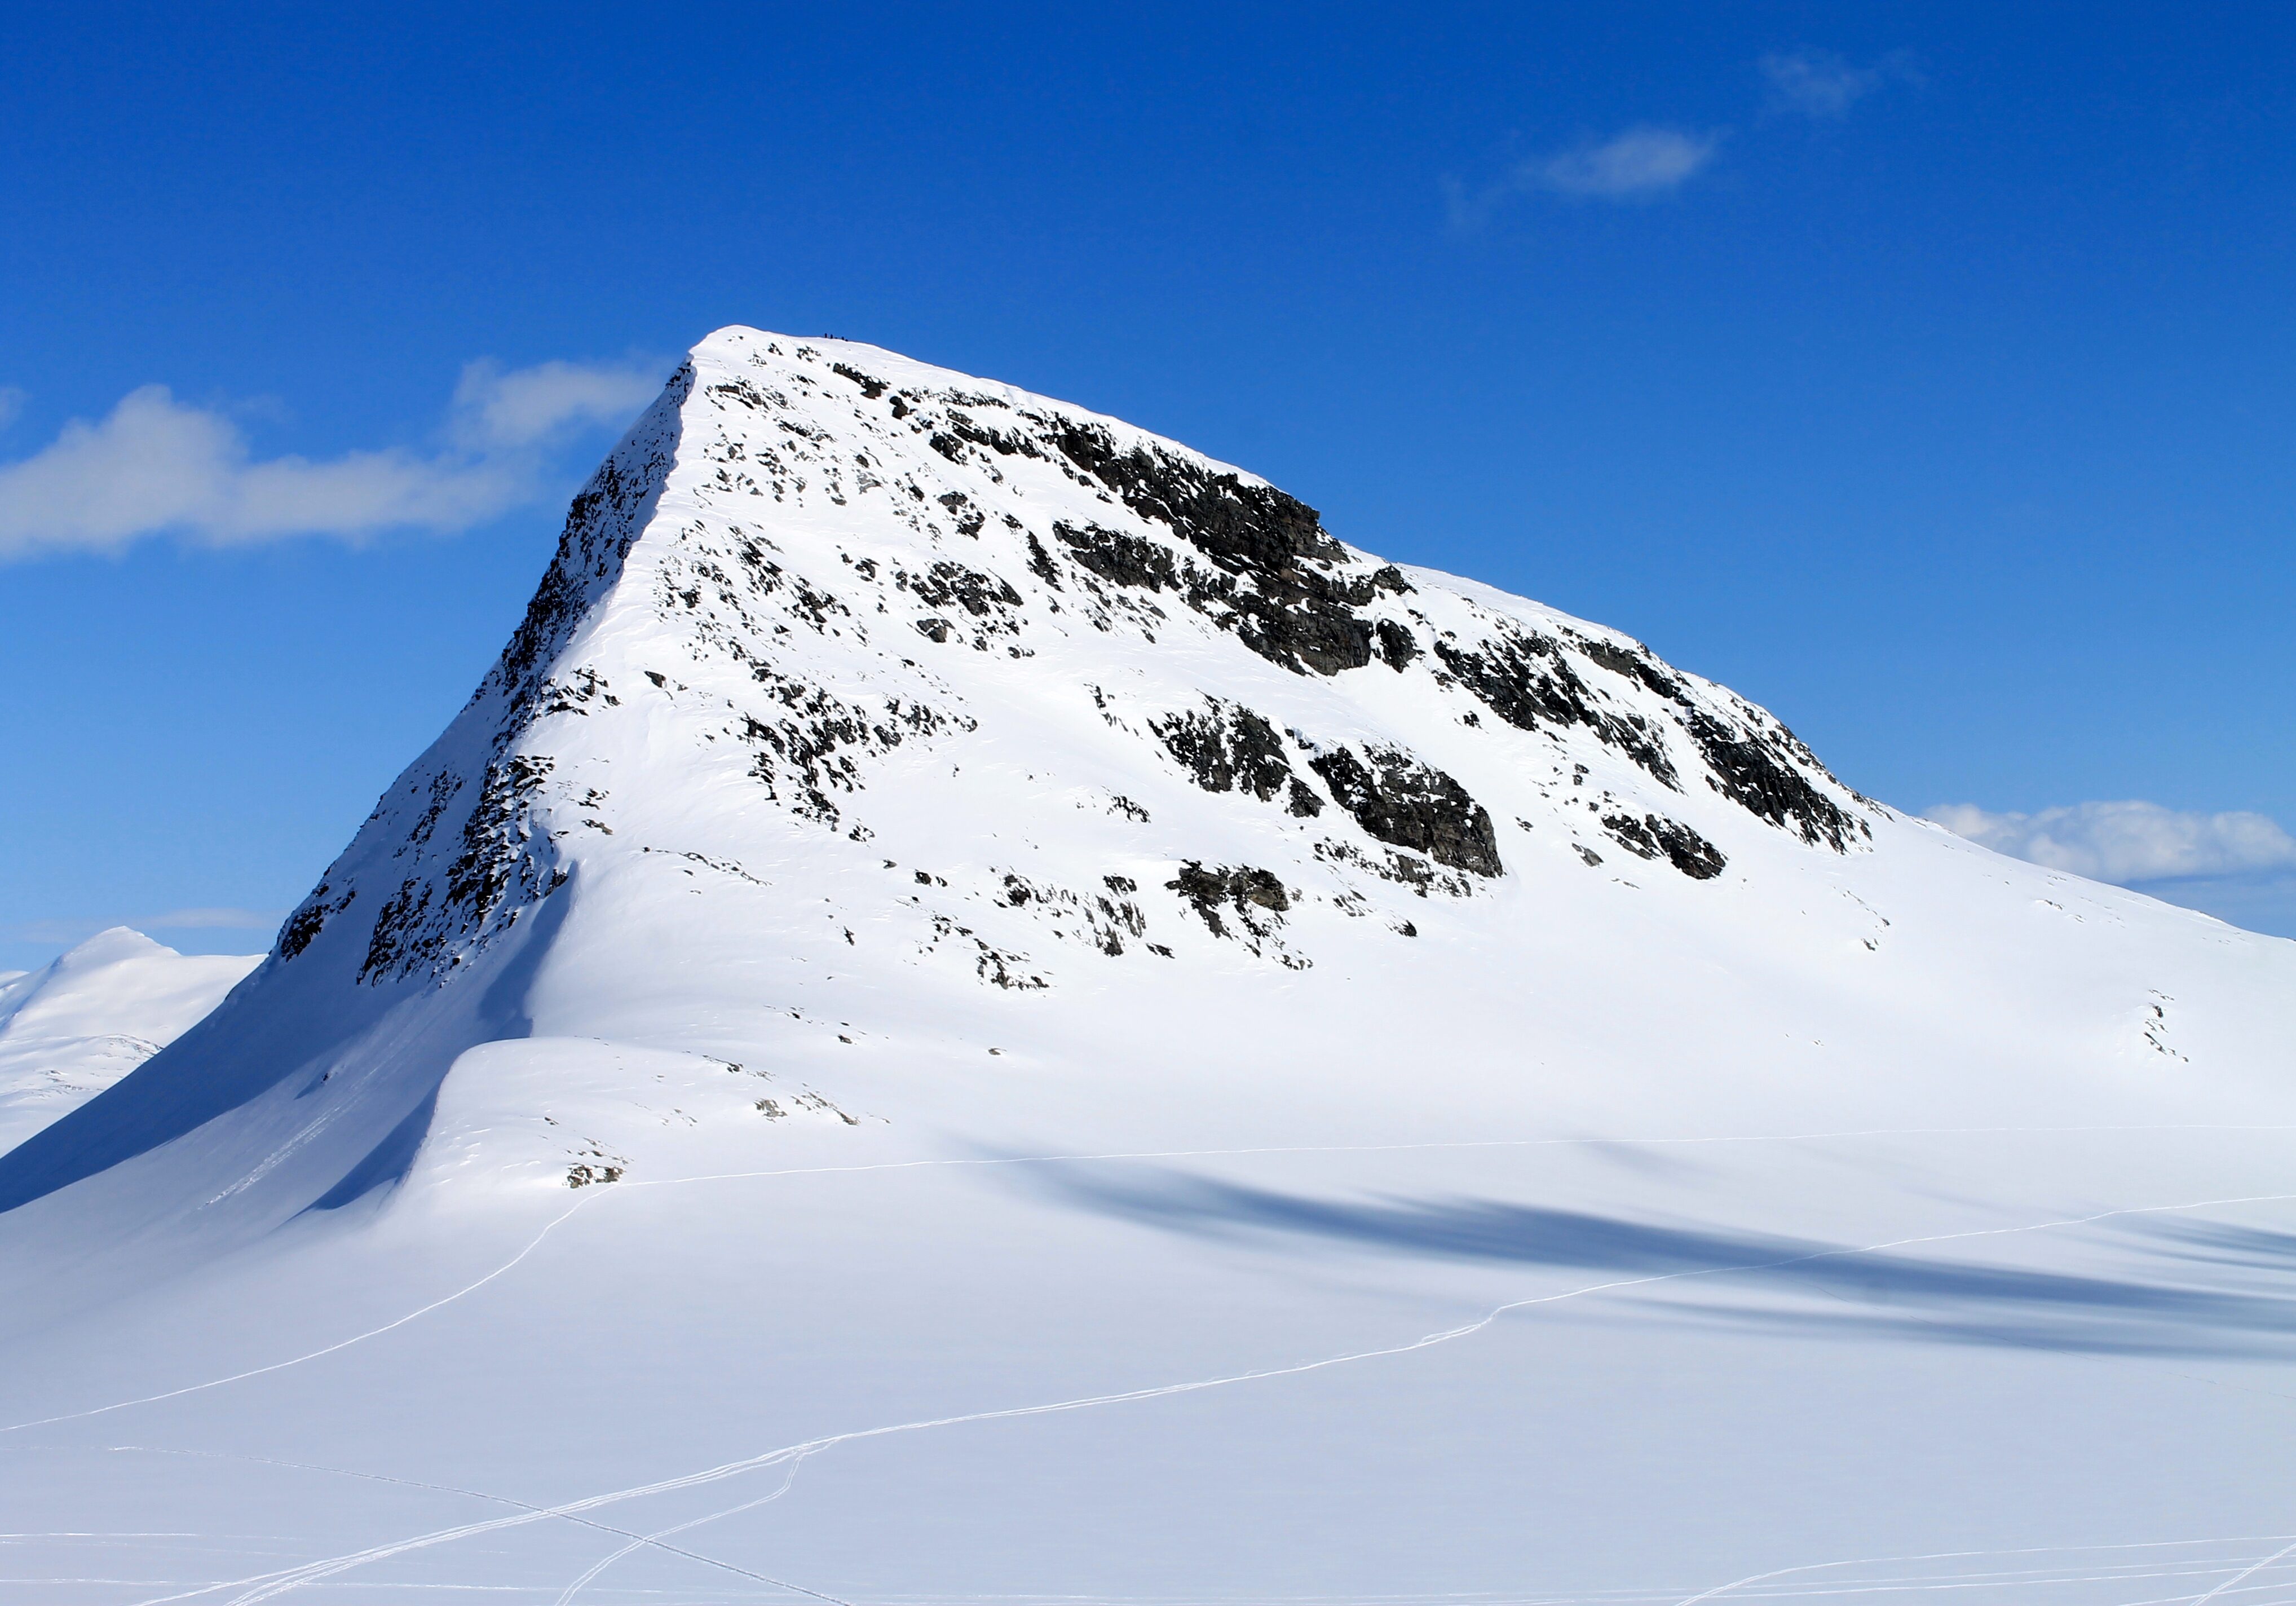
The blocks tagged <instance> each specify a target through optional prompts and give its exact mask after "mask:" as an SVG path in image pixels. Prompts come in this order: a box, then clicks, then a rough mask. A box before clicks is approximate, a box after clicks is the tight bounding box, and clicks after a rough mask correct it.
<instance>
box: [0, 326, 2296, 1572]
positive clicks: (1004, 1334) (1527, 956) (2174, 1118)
mask: <svg viewBox="0 0 2296 1606" xmlns="http://www.w3.org/2000/svg"><path fill="white" fill-rule="evenodd" d="M2292 1043H2296V944H2291V943H2288V942H2284V941H2279V940H2276V939H2272V938H2262V937H2256V936H2251V935H2249V934H2247V933H2244V932H2242V931H2238V930H2233V929H2231V928H2229V927H2226V926H2225V925H2222V924H2220V923H2218V922H2214V921H2211V920H2210V919H2208V918H2206V917H2204V916H2202V915H2199V914H2192V913H2189V912H2187V911H2185V910H2181V909H2175V908H2170V907H2168V906H2165V905H2161V904H2158V903H2154V902H2152V901H2150V900H2148V899H2145V898H2143V897H2136V896H2135V895H2132V894H2129V893H2126V892H2121V891H2116V890H2113V889H2108V888H2103V887H2099V886H2095V885H2092V884H2089V883H2087V882H2083V881H2077V880H2074V879H2071V878H2068V877H2066V876H2062V875H2059V874H2054V873H2048V872H2045V871H2042V870H2039V869H2037V868H2034V867H2032V866H2030V865H2027V864H2019V863H2015V862H2013V861H2010V860H2007V859H2004V858H2001V857H1998V856H1995V855H1993V854H1990V853H1988V852H1986V851H1984V850H1982V849H1980V848H1976V847H1974V846H1972V845H1971V844H1969V843H1966V842H1964V841H1962V840H1958V839H1956V838H1954V837H1951V836H1949V835H1948V834H1946V833H1945V832H1942V831H1941V830H1939V829H1937V828H1935V827H1933V826H1930V825H1927V824H1924V823H1921V822H1918V821H1915V820H1911V819H1908V818H1907V817H1905V816H1903V815H1898V814H1897V813H1895V812H1894V811H1891V810H1890V809H1887V808H1884V807H1880V806H1878V805H1874V804H1871V803H1869V802H1867V801H1866V800H1864V799H1859V798H1857V796H1855V795H1854V794H1853V793H1851V792H1849V791H1847V790H1846V789H1844V788H1843V787H1842V786H1841V785H1840V784H1839V783H1836V782H1835V781H1834V780H1833V778H1832V777H1831V776H1830V775H1828V774H1826V773H1825V770H1824V769H1823V768H1822V767H1821V766H1819V765H1818V764H1817V762H1816V759H1815V758H1811V757H1809V756H1808V754H1807V753H1806V752H1805V751H1803V750H1801V749H1800V746H1799V744H1798V743H1795V742H1792V739H1791V737H1789V736H1788V735H1786V734H1785V733H1784V732H1783V730H1782V729H1781V728H1780V727H1779V726H1777V725H1776V723H1775V721H1774V720H1772V719H1770V718H1769V717H1768V716H1767V715H1765V714H1763V713H1762V712H1761V711H1760V710H1759V709H1753V708H1752V707H1751V706H1750V705H1748V704H1746V703H1744V702H1743V701H1740V700H1739V699H1737V698H1735V697H1734V696H1733V695H1731V694H1730V693H1729V692H1726V691H1724V690H1722V689H1721V688H1718V687H1717V686H1714V685H1712V684H1709V683H1706V682H1703V681H1700V680H1698V679H1696V678H1695V677H1693V676H1684V675H1681V674H1679V673H1678V672H1677V671H1674V670H1672V669H1670V668H1667V667H1666V666H1664V665H1663V664H1661V663H1659V662H1658V661H1657V660H1654V659H1652V658H1650V657H1649V656H1648V655H1647V654H1646V653H1644V651H1642V650H1641V649H1639V648H1638V647H1636V645H1635V644H1634V643H1631V642H1630V641H1628V640H1627V639H1626V638H1624V637H1622V636H1620V635H1616V634H1615V633H1613V632H1611V631H1608V630H1604V629H1602V628H1600V627H1595V626H1591V625H1587V624H1583V623H1580V622H1579V621H1575V620H1571V619H1566V618H1563V617H1562V616H1560V615H1557V614H1555V613H1553V612H1551V611H1550V610H1546V609H1544V608H1541V607H1539V606H1538V605H1536V604H1534V603H1530V602H1524V601H1521V600H1520V599H1517V598H1513V597H1509V596H1505V595H1502V594H1498V593H1496V592H1493V591H1490V590H1488V589H1487V588H1485V587H1482V586H1476V585H1473V584H1472V583H1469V582H1465V581H1460V580H1455V579H1451V578H1447V577H1444V576H1441V575H1438V574H1434V573H1431V572H1426V571H1423V570H1413V569H1403V570H1398V569H1391V568H1388V567H1385V566H1383V565H1382V564H1381V563H1380V561H1378V560H1376V559H1374V558H1370V557H1368V556H1366V555H1365V554H1364V553H1361V552H1359V551H1357V550H1356V549H1354V548H1351V547H1342V546H1341V545H1338V544H1337V543H1335V542H1333V540H1332V538H1331V537H1328V536H1326V535H1324V533H1323V532H1322V531H1321V529H1320V528H1319V527H1318V526H1317V525H1316V522H1315V520H1314V518H1313V516H1312V514H1311V513H1309V512H1308V510H1306V509H1304V508H1302V507H1301V506H1300V504H1297V503H1294V502H1292V501H1291V500H1290V499H1289V498H1287V497H1283V496H1281V495H1280V494H1279V493H1276V492H1274V491H1272V490H1271V489H1269V488H1267V487H1265V486H1264V485H1263V484H1262V483H1261V482H1260V481H1259V480H1256V479H1252V478H1251V476H1249V475H1239V474H1236V473H1235V472H1234V471H1228V470H1225V469H1223V468H1221V467H1220V466H1219V465H1217V464H1210V463H1206V462H1205V461H1204V460H1203V459H1201V458H1200V457H1197V456H1196V455H1193V454H1191V453H1188V452H1186V451H1185V449H1183V448H1180V447H1177V446H1174V445H1172V444H1171V443H1169V442H1165V441H1160V440H1158V439H1156V438H1152V437H1149V436H1146V435H1144V434H1143V433H1141V432H1140V431H1137V430H1132V429H1130V428H1128V426H1126V425H1123V424H1121V423H1119V422H1115V421H1113V420H1108V419H1102V418H1098V417H1096V416H1095V415H1093V414H1087V413H1083V412H1081V411H1079V410H1078V409H1075V408H1072V407H1069V406H1063V405H1061V404H1056V403H1053V402H1050V401H1046V400H1045V399H1043V398H1041V397H1033V396H1029V395H1026V394H1024V393H1022V392H1019V391H1016V390H1013V389H1009V388H1006V387H1004V386H1000V385H996V384H994V383H990V382H988V381H980V380H975V379H970V378H966V377H964V376H962V375H958V374H954V373H947V372H944V371H941V370H938V369H933V368H928V367H924V366H922V365H917V364H914V363H911V362H908V361H906V360H905V359H902V358H900V357H898V356H893V355H891V354H890V353H887V352H883V351H881V350H877V349H875V348H869V347H864V346H853V345H846V344H841V343H839V342H834V341H826V340H822V341H813V342H799V341H794V340H790V339H788V338H786V337H779V336H769V335H765V334H760V333H758V332H754V331H749V330H742V329H730V330H726V331H722V332H719V333H717V334H716V335H713V336H711V337H710V338H709V340H705V341H704V342H703V343H702V344H701V346H700V347H698V348H696V349H695V351H694V353H693V360H692V363H691V365H689V366H688V368H687V369H686V370H685V371H684V372H683V373H681V374H680V375H679V376H678V378H677V379H676V380H675V381H673V382H672V384H671V386H670V388H669V389H668V392H667V393H666V394H665V396H664V397H663V398H662V399H661V401H660V403H659V404H658V405H657V406H655V407H654V408H653V409H652V411H650V412H649V413H648V414H647V415H646V416H645V417H644V419H642V420H641V421H640V422H639V423H638V424H637V425H636V426H635V428H634V429H633V430H632V431H631V433H630V435H629V436H628V437H627V438H626V439H625V440H624V442H623V443H622V445H621V446H620V447H618V448H617V449H616V451H615V453H614V455H613V456H612V457H611V459H610V460H609V462H608V463H607V464H606V465H605V467H604V468H603V469H602V470H601V471H600V473H599V476H598V477H597V479H595V480H594V481H593V483H592V485H591V488H590V489H589V490H588V491H586V493H585V494H584V496H583V497H582V498H580V499H579V500H578V502H577V504H576V505H575V509H574V512H573V514H572V517H571V519H570V522H569V526H568V532H567V536H566V538H565V541H564V543H563V545H562V549H561V552H560V555H559V558H558V561H557V562H556V564H555V565H554V566H553V569H552V571H551V573H550V575H549V577H548V578H545V581H544V583H543V586H542V588H541V591H540V592H539V594H537V598H536V602H535V605H534V608H533V610H531V611H530V613H529V617H528V619H527V621H526V623H525V624H524V625H523V626H522V627H521V630H520V632H519V634H518V635H517V636H516V637H515V638H514V639H513V641H512V643H511V645H510V647H509V648H508V649H507V650H506V651H505V653H504V658H503V660H502V662H501V664H500V665H499V666H498V667H497V668H496V670H495V671H494V673H493V674H492V675H491V676H489V677H488V681H487V683H486V684H484V685H483V686H482V687H481V688H480V692H478V694H477V695H476V696H475V697H474V698H473V700H472V701H471V704H470V706H469V707H468V708H467V709H465V711H464V712H463V715H462V716H461V717H459V718H458V719H457V720H456V721H455V724H454V725H452V726H451V727H450V728H449V729H448V730H447V733H445V734H444V735H443V736H442V737H441V738H440V740H439V742H438V743H437V744H436V745H434V746H433V747H432V749H431V750H430V751H429V752H427V753H425V754H424V755H422V758H419V759H418V760H417V761H416V762H415V764H414V766H413V767H411V768H410V769H409V770H408V771H407V772H406V775H405V776H404V777H402V778H401V780H400V781H399V782H398V783H396V784H395V785H394V786H393V788H392V790H391V791H390V792H389V794H388V795H387V796H386V797H385V798H384V799H383V800H382V802H381V805H380V806H379V807H378V808H377V810H376V813H375V814H374V815H373V817H372V818H371V819H370V820H369V821H368V823H366V825H365V827H364V828H363V829H362V830H361V832H359V835H358V837H357V840H356V841H355V842H354V843H353V844H352V846H351V847H350V848H348V850H347V851H346V853H345V854H344V856H343V857H342V858H341V859H340V860H339V861H338V862H337V863H336V864H334V865H333V866H332V867H330V868H329V869H328V871H327V872H326V874H325V877H324V881H323V882H322V883H321V884H320V886H319V887H318V888H317V889H316V890H315V891H314V892H313V894H312V896H311V897H310V899H309V900H308V901H307V903H306V904H305V905H303V906H302V907H301V908H299V910H298V911H297V912H296V913H295V914H293V915H292V916H291V918H290V920H289V922H288V923H287V925H286V927H285V928H284V929H283V931H282V933H281V937H280V940H279V942H278V944H277V946H275V948H274V950H273V952H272V953H271V955H269V956H268V957H267V958H266V960H265V961H264V962H263V963H262V964H261V966H260V968H258V970H257V971H255V972H254V973H253V974H252V975H250V977H249V978H248V979H246V980H245V981H243V982H242V983H240V985H239V986H238V987H236V989H235V990H234V991H233V992H232V994H231V996H229V997H228V998H227V999H226V1000H225V1002H224V1003H223V1004H222V1005H221V1006H220V1007H218V1008H217V1010H216V1011H215V1012H213V1013H212V1014H211V1015H209V1016H208V1017H207V1018H206V1019H205V1020H202V1021H201V1022H200V1024H198V1025H197V1026H195V1027H193V1028H192V1029H190V1030H189V1031H187V1032H185V1033H184V1036H182V1037H180V1038H179V1039H177V1040H176V1041H175V1042H174V1043H173V1044H172V1045H169V1046H168V1047H167V1048H165V1049H164V1050H162V1051H161V1052H160V1053H157V1054H156V1055H155V1056H153V1057H152V1059H151V1060H149V1061H148V1062H146V1063H144V1064H143V1066H142V1067H141V1068H140V1069H136V1070H135V1072H134V1073H133V1074H131V1075H129V1076H128V1077H126V1079H125V1080H123V1081H120V1082H119V1084H118V1085H117V1086H113V1087H111V1089H110V1090H109V1091H107V1092H104V1093H102V1094H99V1095H98V1096H96V1097H94V1099H92V1100H91V1101H89V1102H86V1104H84V1105H82V1106H81V1107H79V1108H78V1109H77V1110H74V1111H73V1112H72V1113H70V1114H69V1115H67V1116H65V1117H64V1118H61V1120H58V1121H56V1122H54V1123H53V1125H51V1126H48V1127H45V1129H44V1130H41V1131H39V1132H37V1133H36V1134H34V1135H31V1136H29V1138H27V1139H26V1140H25V1141H23V1142H22V1143H21V1144H20V1145H19V1146H17V1147H16V1148H14V1149H13V1150H12V1151H10V1152H8V1153H7V1154H5V1155H4V1156H0V1509H4V1513H5V1516H4V1522H0V1528H4V1529H5V1531H6V1537H5V1538H4V1540H0V1602H108V1603H109V1602H154V1603H156V1602H178V1601H192V1602H240V1603H246V1602H256V1601H266V1600H276V1599H281V1598H283V1597H290V1596H291V1597H295V1598H298V1599H299V1600H301V1601H306V1602H313V1603H314V1606H316V1603H319V1602H329V1603H348V1602H395V1601H419V1600H431V1599H437V1600H452V1599H463V1598H470V1599H478V1600H492V1599H503V1600H513V1601H515V1600H533V1601H540V1602H570V1601H576V1600H579V1601H583V1602H593V1603H594V1606H605V1603H607V1602H734V1601H742V1602H749V1601H775V1600H796V1599H804V1598H812V1599H820V1600H830V1601H839V1602H1070V1601H1074V1602H1176V1603H1177V1602H1238V1603H1242V1602H1307V1601H1314V1602H1446V1603H1472V1602H1533V1601H1537V1602H1566V1601H1568V1602H1696V1601H1705V1600H1732V1601H1755V1600H1761V1601H1775V1600H1780V1599H1804V1598H1827V1599H1831V1598H1835V1597H1843V1598H1849V1597H1856V1598H1858V1599H1862V1600H1872V1599H1877V1598H1878V1599H1882V1600H1893V1599H1902V1600H1907V1601H1912V1600H1923V1601H1934V1600H1941V1599H1942V1600H1952V1601H1957V1602H1970V1603H1971V1606H1990V1603H1992V1602H2052V1603H2054V1602H2062V1603H2064V1606H2090V1603H2099V1606H2102V1603H2108V1602H2179V1601H2187V1602H2203V1601H2220V1602H2227V1603H2237V1606H2260V1603H2261V1602H2277V1601H2284V1600H2286V1599H2290V1598H2292V1597H2296V1549H2288V1550H2285V1551H2284V1546H2296V1461H2292V1458H2291V1456H2290V1455H2289V1454H2288V1446H2289V1445H2290V1444H2291V1442H2292V1440H2296V1375H2292V1372H2291V1370H2290V1365H2289V1363H2290V1361H2291V1360H2292V1358H2296V1297H2292V1285H2291V1281H2290V1277H2291V1273H2292V1271H2296V1168H2292V1166H2291V1164H2290V1160H2291V1157H2292V1153H2296V1143H2292V1137H2296V1098H2292V1093H2296V1077H2292V1072H2296V1065H2292V1052H2291V1045H2292Z"/></svg>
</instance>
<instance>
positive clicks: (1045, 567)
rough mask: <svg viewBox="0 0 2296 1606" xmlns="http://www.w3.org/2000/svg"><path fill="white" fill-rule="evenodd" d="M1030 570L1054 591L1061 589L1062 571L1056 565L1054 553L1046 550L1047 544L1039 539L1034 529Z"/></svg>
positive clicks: (1030, 542) (1031, 536) (1030, 551)
mask: <svg viewBox="0 0 2296 1606" xmlns="http://www.w3.org/2000/svg"><path fill="white" fill-rule="evenodd" d="M1029 573H1030V574H1032V575H1035V576H1036V577H1037V578H1038V579H1040V580H1042V581H1043V582H1044V583H1045V584H1046V585H1047V586H1051V587H1052V588H1053V589H1054V591H1058V590H1060V589H1061V571H1060V570H1059V569H1057V568H1055V567H1054V563H1053V554H1052V553H1048V552H1046V550H1045V544H1044V543H1043V542H1042V541H1039V540H1037V537H1036V532H1035V531H1033V530H1032V531H1030V532H1029Z"/></svg>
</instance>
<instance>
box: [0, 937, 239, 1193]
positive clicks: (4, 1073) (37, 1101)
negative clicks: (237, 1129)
mask: <svg viewBox="0 0 2296 1606" xmlns="http://www.w3.org/2000/svg"><path fill="white" fill-rule="evenodd" d="M260 960H261V956H260V955H244V956H242V955H183V954H178V953H176V950H175V949H173V948H170V947H167V946H162V945H161V944H159V943H156V942H153V941H152V939H151V938H148V937H146V936H144V935H143V933H142V932H141V931H135V930H129V929H128V928H127V927H126V926H114V927H112V928H111V930H108V931H100V932H98V933H96V935H94V937H91V938H88V939H87V940H86V942H83V943H81V944H80V945H79V946H78V947H76V948H73V949H72V950H71V951H70V952H69V953H67V954H65V955H62V956H61V957H60V958H58V959H56V960H54V961H53V963H49V964H48V965H46V966H45V967H44V968H42V969H40V970H37V971H29V972H24V973H21V974H19V975H16V976H13V977H11V978H8V979H4V980H0V1152H4V1151H7V1150H9V1149H11V1148H13V1147H14V1146H15V1145H16V1144H18V1143H21V1142H23V1140H24V1139H25V1138H27V1137H29V1135H31V1134H33V1133H34V1132H37V1131H38V1130H39V1129H40V1128H41V1127H45V1126H46V1125H48V1124H49V1123H50V1122H52V1121H53V1120H55V1119H56V1118H58V1117H60V1116H62V1115H64V1114H66V1113H68V1112H69V1111H70V1110H75V1109H78V1107H79V1106H80V1105H81V1104H83V1103H85V1102H86V1101H87V1100H89V1099H91V1098H93V1097H94V1096H95V1095H96V1094H99V1093H101V1092H102V1091H103V1090H104V1089H105V1088H107V1087H109V1086H111V1085H112V1084H113V1083H114V1082H117V1081H119V1079H120V1078H121V1077H124V1076H126V1075H127V1073H128V1072H129V1071H131V1070H133V1069H135V1068H136V1067H137V1066H138V1065H141V1064H142V1063H143V1061H146V1060H148V1059H150V1058H151V1057H152V1055H153V1054H155V1053H159V1052H160V1049H161V1048H163V1047H165V1046H166V1045H168V1044H169V1043H172V1042H174V1041H175V1040H176V1038H177V1037H181V1036H182V1035H183V1034H184V1032H185V1031H187V1030H189V1029H190V1028H192V1026H193V1024H194V1023H195V1022H197V1021H198V1020H201V1018H202V1017H203V1016H205V1015H206V1014H207V1013H208V1012H209V1011H210V1010H212V1009H214V1008H215V1006H216V1004H217V1003H219V1002H220V1001H221V1000H222V998H223V996H224V995H225V993H228V992H229V991H230V990H231V989H232V988H233V987H234V986H235V985H237V984H238V982H239V981H240V979H242V977H244V976H245V975H246V974H247V973H248V972H249V971H251V970H253V969H254V968H255V967H256V965H257V964H258V963H260Z"/></svg>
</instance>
